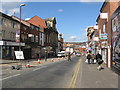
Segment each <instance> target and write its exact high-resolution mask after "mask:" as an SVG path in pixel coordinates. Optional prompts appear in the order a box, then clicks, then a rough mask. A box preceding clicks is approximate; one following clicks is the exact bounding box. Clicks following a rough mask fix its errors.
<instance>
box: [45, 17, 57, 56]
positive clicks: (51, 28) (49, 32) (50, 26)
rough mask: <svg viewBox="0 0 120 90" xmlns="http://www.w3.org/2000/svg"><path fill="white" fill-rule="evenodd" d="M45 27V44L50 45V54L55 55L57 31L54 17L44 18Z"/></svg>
mask: <svg viewBox="0 0 120 90" xmlns="http://www.w3.org/2000/svg"><path fill="white" fill-rule="evenodd" d="M45 21H46V24H47V29H46V30H45V46H46V47H48V46H50V47H51V49H52V50H51V54H52V55H57V52H58V31H57V28H56V24H57V22H56V18H55V17H52V18H46V19H45Z"/></svg>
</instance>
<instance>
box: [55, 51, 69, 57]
mask: <svg viewBox="0 0 120 90" xmlns="http://www.w3.org/2000/svg"><path fill="white" fill-rule="evenodd" d="M57 56H58V57H65V56H67V52H65V51H61V52H58V54H57Z"/></svg>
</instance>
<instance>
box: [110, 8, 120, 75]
mask: <svg viewBox="0 0 120 90" xmlns="http://www.w3.org/2000/svg"><path fill="white" fill-rule="evenodd" d="M112 69H113V70H114V71H115V72H117V73H118V74H120V7H119V8H118V9H117V10H116V11H115V12H114V14H113V15H112Z"/></svg>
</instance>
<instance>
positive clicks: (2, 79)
mask: <svg viewBox="0 0 120 90" xmlns="http://www.w3.org/2000/svg"><path fill="white" fill-rule="evenodd" d="M19 75H21V74H16V75H13V76H9V77H6V78H3V79H0V80H5V79H8V78H12V77H16V76H19Z"/></svg>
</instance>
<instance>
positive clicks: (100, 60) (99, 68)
mask: <svg viewBox="0 0 120 90" xmlns="http://www.w3.org/2000/svg"><path fill="white" fill-rule="evenodd" d="M96 60H97V63H98V67H97V69H98V70H101V69H103V67H102V63H103V60H102V55H101V54H99V53H98V54H97V55H96Z"/></svg>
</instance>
